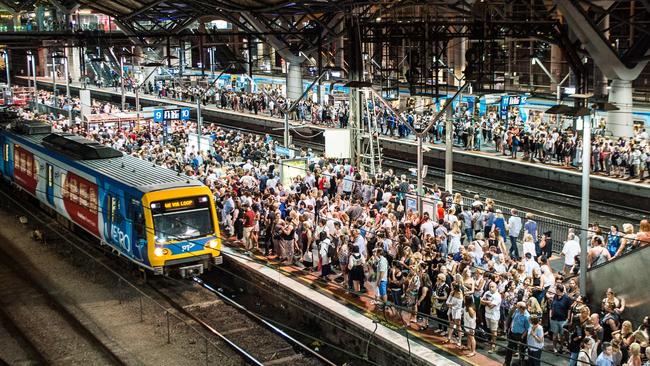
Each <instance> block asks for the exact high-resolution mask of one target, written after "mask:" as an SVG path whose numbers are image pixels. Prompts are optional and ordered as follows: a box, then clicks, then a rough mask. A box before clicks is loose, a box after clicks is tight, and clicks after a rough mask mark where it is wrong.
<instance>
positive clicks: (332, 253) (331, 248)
mask: <svg viewBox="0 0 650 366" xmlns="http://www.w3.org/2000/svg"><path fill="white" fill-rule="evenodd" d="M327 256H328V257H329V258H334V257H335V256H336V250H334V245H332V244H331V243H330V244H327Z"/></svg>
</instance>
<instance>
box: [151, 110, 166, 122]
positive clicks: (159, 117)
mask: <svg viewBox="0 0 650 366" xmlns="http://www.w3.org/2000/svg"><path fill="white" fill-rule="evenodd" d="M163 120H164V114H163V111H162V109H157V110H155V111H153V121H154V122H162V121H163Z"/></svg>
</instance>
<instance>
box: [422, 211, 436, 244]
mask: <svg viewBox="0 0 650 366" xmlns="http://www.w3.org/2000/svg"><path fill="white" fill-rule="evenodd" d="M420 233H422V237H423V238H424V237H425V236H426V235H427V234H429V235H431V236H435V231H434V225H433V221H432V220H431V219H430V218H429V213H428V212H425V213H424V215H423V216H422V223H421V224H420Z"/></svg>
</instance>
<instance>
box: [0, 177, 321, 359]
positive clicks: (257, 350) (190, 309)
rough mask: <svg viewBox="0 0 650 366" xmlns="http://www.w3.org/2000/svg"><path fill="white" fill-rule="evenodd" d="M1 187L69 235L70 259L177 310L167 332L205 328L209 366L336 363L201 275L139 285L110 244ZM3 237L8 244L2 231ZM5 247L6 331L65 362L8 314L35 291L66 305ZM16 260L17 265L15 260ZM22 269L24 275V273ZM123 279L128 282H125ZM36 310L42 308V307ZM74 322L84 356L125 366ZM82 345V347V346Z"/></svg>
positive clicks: (1, 271) (0, 267)
mask: <svg viewBox="0 0 650 366" xmlns="http://www.w3.org/2000/svg"><path fill="white" fill-rule="evenodd" d="M0 188H1V189H0V197H2V199H3V201H4V202H5V205H7V206H9V207H10V209H17V208H18V207H17V205H18V204H19V203H20V205H21V206H22V208H23V209H24V210H25V214H26V215H28V216H29V217H30V218H33V219H35V220H36V221H39V222H40V223H42V224H44V225H46V226H49V227H50V228H51V229H54V230H56V231H57V235H61V236H63V235H65V237H66V240H65V241H66V243H61V244H63V245H64V246H65V247H64V249H63V251H65V252H67V253H69V254H70V255H66V257H69V259H70V260H71V261H79V258H77V257H84V255H85V256H92V257H93V258H94V260H95V261H97V262H98V263H101V264H102V265H103V266H106V267H107V268H109V269H110V270H112V271H115V272H117V273H120V274H122V275H123V277H122V278H123V279H122V285H121V286H120V288H123V287H127V286H134V287H139V288H141V290H142V291H144V292H146V293H148V294H150V295H151V297H152V298H154V299H155V301H157V303H158V305H159V306H161V307H163V306H164V307H166V308H168V309H169V310H172V311H173V312H174V313H175V314H174V316H173V317H172V316H170V317H168V319H167V323H168V334H169V332H170V330H169V320H170V318H177V319H176V320H180V321H176V320H174V319H172V324H175V325H172V326H171V327H172V328H178V327H179V326H180V325H181V323H183V322H184V323H185V324H190V326H195V325H198V328H194V329H195V330H197V329H198V330H199V331H201V332H202V334H203V335H204V337H205V338H204V339H205V342H206V344H205V350H206V351H205V355H204V356H202V357H204V358H205V364H210V363H219V364H220V365H223V366H227V365H230V364H232V365H240V364H250V365H289V366H291V365H296V366H297V365H306V366H310V365H334V363H332V362H330V361H328V360H327V359H326V358H325V357H324V356H322V355H320V354H318V353H317V352H315V351H313V350H312V349H311V348H309V347H308V346H306V345H304V344H302V343H301V342H300V341H298V340H296V339H293V338H291V337H290V336H288V335H287V334H286V333H284V332H283V331H281V330H280V329H278V328H276V327H274V326H272V325H271V324H269V323H266V322H264V321H263V320H262V319H261V318H259V317H256V316H255V315H254V314H253V313H251V312H248V311H246V310H245V309H244V308H243V307H242V306H241V305H239V304H238V303H236V302H235V301H233V300H232V299H228V298H227V297H224V296H223V295H222V294H220V293H219V292H218V291H216V290H214V289H212V288H210V287H209V286H208V285H206V284H203V283H202V282H201V280H200V279H198V278H197V279H195V280H194V281H187V280H178V279H174V278H169V277H153V279H152V278H149V280H148V281H147V282H146V286H141V285H139V284H136V282H138V281H140V280H141V278H139V276H138V272H135V271H132V270H131V268H129V267H128V262H126V261H122V260H120V259H119V258H118V257H117V256H114V255H110V256H109V255H107V254H109V252H108V251H107V250H105V248H106V247H100V246H98V245H97V243H93V242H92V239H90V240H89V239H86V238H83V237H81V236H79V235H78V234H76V233H74V232H72V231H69V230H67V229H65V228H62V227H59V226H58V225H56V224H55V223H54V219H53V218H52V217H50V216H49V215H48V214H47V213H45V212H44V211H42V210H41V209H40V208H39V207H37V205H34V204H32V203H31V202H29V200H26V201H21V202H19V201H18V200H17V199H16V197H14V196H12V195H11V194H10V193H8V192H6V191H5V189H6V186H4V187H0ZM0 241H4V242H7V243H9V241H8V240H7V239H6V238H4V237H2V236H1V235H0ZM54 241H55V239H52V240H51V241H50V242H54ZM75 249H76V251H78V252H83V254H84V255H81V256H79V255H74V254H73V253H72V252H74V251H75ZM3 251H4V252H5V254H4V256H0V281H1V283H0V305H2V306H0V309H2V310H3V311H0V325H2V326H3V328H5V330H7V331H9V332H11V334H12V336H13V337H14V338H15V339H16V340H17V341H18V342H19V343H20V344H21V346H22V348H23V350H24V353H26V354H28V355H29V358H30V359H34V360H39V359H42V360H44V361H45V362H42V364H51V363H60V362H57V358H56V357H55V356H50V355H49V354H48V353H46V352H43V351H42V350H43V347H42V346H41V344H40V343H39V342H41V339H42V338H43V337H42V334H40V335H41V337H40V338H39V337H36V336H34V334H33V333H34V332H35V331H39V329H40V328H38V327H36V328H35V330H32V329H28V330H25V329H23V328H24V327H23V326H22V324H24V323H27V324H30V325H31V324H32V323H31V322H30V321H31V320H30V319H29V318H28V317H27V316H26V315H25V314H23V317H21V318H18V317H16V316H14V314H9V315H11V316H7V314H6V312H5V311H4V310H5V309H6V308H7V307H6V306H5V305H9V306H10V305H12V304H11V303H6V302H7V301H9V300H11V299H17V300H16V301H18V303H21V302H22V303H27V302H29V301H31V300H29V299H31V298H37V296H36V295H38V294H34V293H32V292H33V291H39V294H40V293H43V294H42V295H39V296H40V297H41V298H43V301H42V302H41V303H44V304H54V306H55V310H61V309H62V310H65V308H62V305H60V304H59V303H57V302H55V301H54V299H53V298H51V295H49V294H48V293H47V291H46V290H45V289H44V288H43V287H42V286H41V285H39V283H40V281H39V280H38V277H39V276H40V272H39V270H38V269H36V268H33V266H22V265H21V263H20V261H19V260H14V257H12V256H9V255H7V253H8V252H7V249H6V248H4V246H3ZM9 253H11V252H9ZM77 254H78V253H77ZM81 260H83V258H82V259H81ZM14 262H17V263H15V264H13V263H14ZM23 273H24V275H21V274H23ZM23 282H25V283H23ZM124 282H128V283H126V284H125V283H124ZM28 285H30V286H31V287H32V288H33V289H34V290H33V291H32V292H28V291H27V290H26V289H28V288H29V287H30V286H28ZM120 292H122V291H121V290H120V289H119V288H118V289H117V291H116V293H117V296H118V297H119V293H120ZM17 294H24V296H22V297H18V296H17ZM14 295H16V296H14ZM41 303H39V304H35V305H34V306H39V305H40V304H41ZM21 311H22V310H21ZM34 312H40V310H38V311H34ZM43 314H45V315H44V316H46V318H44V319H41V318H40V317H38V319H41V320H42V321H43V322H46V320H47V319H56V316H55V314H50V313H43ZM60 317H64V318H65V320H70V321H73V319H71V317H70V316H69V314H68V315H66V314H63V315H62V316H60ZM60 323H61V324H62V322H56V323H55V324H57V327H59V328H61V329H65V327H63V325H59V324H60ZM72 326H74V327H77V328H75V329H74V330H75V331H76V334H78V335H83V337H81V341H83V339H87V343H89V344H87V345H84V347H85V348H83V349H84V350H85V349H88V350H87V351H84V352H83V354H87V355H91V354H92V352H90V347H91V346H92V347H95V348H97V349H98V350H99V351H102V352H104V353H105V355H104V358H103V359H102V361H103V362H95V363H101V364H116V365H121V364H123V363H121V362H120V361H119V357H117V356H116V355H114V354H111V353H110V350H109V349H107V348H106V347H103V348H102V345H101V343H100V342H99V340H98V339H97V338H96V337H94V336H93V335H92V334H91V333H88V331H87V330H86V331H84V329H83V328H81V327H82V325H81V323H79V322H77V323H75V322H73V323H72V324H71V325H70V327H72ZM43 329H44V328H43ZM57 329H58V328H57ZM48 331H49V332H51V333H52V334H55V333H56V332H58V331H56V330H51V329H50V330H48ZM171 332H177V333H179V334H180V333H183V334H185V333H184V332H181V331H180V330H171ZM190 335H191V334H190ZM197 335H198V334H194V335H193V336H192V337H193V338H196V336H197ZM67 343H69V344H70V345H75V344H76V342H75V341H74V339H72V338H70V341H69V342H67ZM208 343H209V344H208ZM78 348H79V349H82V348H81V346H79V347H78ZM201 348H202V347H201ZM95 353H97V352H95ZM225 360H230V361H225ZM81 361H82V362H85V363H93V362H86V361H87V360H81Z"/></svg>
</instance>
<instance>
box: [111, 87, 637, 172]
mask: <svg viewBox="0 0 650 366" xmlns="http://www.w3.org/2000/svg"><path fill="white" fill-rule="evenodd" d="M126 85H127V89H131V88H132V87H133V84H132V83H131V82H128V83H126ZM114 87H115V88H117V84H114ZM144 90H145V93H148V94H152V95H157V96H158V97H160V98H170V99H174V100H179V101H188V102H192V103H195V102H196V99H197V98H200V99H201V101H202V103H203V104H204V105H215V106H217V107H219V108H225V109H231V110H234V111H238V112H247V113H254V114H264V115H268V116H271V117H274V116H277V117H279V118H284V114H285V113H289V118H290V119H292V120H295V121H301V122H309V123H313V124H317V125H325V126H328V127H336V128H345V127H347V125H348V120H349V105H348V103H347V102H345V101H339V102H332V103H324V104H321V103H318V102H316V101H314V100H313V98H304V99H303V100H301V101H300V102H299V103H298V104H297V105H296V106H294V108H293V109H291V110H290V111H287V110H288V109H289V107H290V106H291V105H292V100H290V99H288V98H285V97H284V94H283V93H282V92H281V91H280V90H279V89H276V88H269V89H266V88H265V89H264V91H260V92H246V91H244V90H238V89H236V88H231V87H230V86H223V87H217V86H211V87H209V88H208V87H205V86H204V87H201V86H189V85H181V84H180V83H178V82H175V81H163V82H159V83H153V82H148V83H147V84H146V85H145V87H144ZM366 102H367V104H368V105H367V108H366V109H365V110H364V126H368V120H367V118H369V117H370V122H371V123H370V125H371V126H372V128H373V129H374V130H375V131H376V132H377V133H379V134H382V135H384V136H391V137H396V138H415V137H414V134H413V131H419V130H421V129H423V128H424V127H425V126H427V125H429V124H430V123H431V122H432V121H433V119H434V116H435V114H436V111H435V110H433V109H432V107H429V108H425V109H424V110H421V111H420V110H417V109H416V108H404V109H403V110H401V111H400V110H392V109H390V108H388V107H386V105H385V104H383V103H382V102H380V101H379V100H378V99H377V98H375V99H372V100H367V101H366ZM446 118H447V116H443V117H442V118H441V119H440V120H438V121H436V122H435V124H434V126H433V128H431V130H430V133H429V135H428V136H427V137H426V141H427V142H431V143H433V144H435V143H442V142H444V141H445V128H446V127H445V125H446ZM449 118H451V119H452V124H453V126H454V128H453V133H452V138H453V140H454V143H455V144H456V145H459V146H462V147H464V148H465V149H467V150H471V151H474V150H476V151H486V152H494V153H497V154H500V155H506V156H509V157H511V158H513V159H516V158H518V157H519V158H521V159H523V160H525V161H530V162H539V163H544V164H552V165H558V166H563V167H571V168H580V167H581V166H582V156H583V152H582V146H583V142H582V139H581V136H579V135H578V134H576V133H575V131H573V130H572V127H566V128H563V126H562V125H561V124H559V123H555V121H546V120H544V119H533V118H531V119H530V120H529V121H527V122H525V123H524V121H523V120H522V119H521V117H520V116H519V115H518V114H517V113H509V114H508V116H507V117H506V118H504V119H502V118H501V116H500V115H499V114H497V113H494V112H490V113H487V114H485V115H483V116H480V117H476V116H474V115H472V114H471V113H469V112H468V111H467V108H466V107H464V106H458V107H457V108H456V110H454V111H453V114H452V116H451V117H449ZM364 128H367V127H364ZM649 141H650V140H649V138H648V132H647V131H646V130H645V129H644V128H641V129H639V130H638V132H636V133H635V136H631V137H628V138H624V137H618V138H612V137H610V136H607V135H605V128H604V127H602V126H597V127H595V128H594V134H593V136H592V141H591V149H592V151H591V167H592V172H593V173H595V174H602V175H606V176H611V177H617V178H628V179H639V180H645V179H646V178H648V177H649V175H650V142H649Z"/></svg>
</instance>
